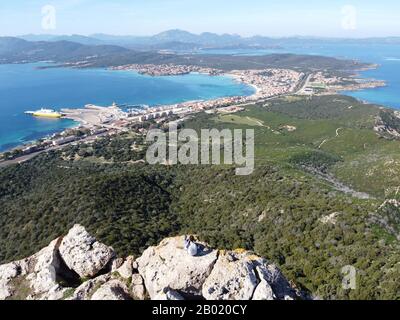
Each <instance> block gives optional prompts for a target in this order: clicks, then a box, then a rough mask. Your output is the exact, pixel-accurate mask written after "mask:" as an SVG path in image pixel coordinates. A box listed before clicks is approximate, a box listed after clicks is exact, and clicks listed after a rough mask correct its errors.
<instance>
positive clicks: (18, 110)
mask: <svg viewBox="0 0 400 320" xmlns="http://www.w3.org/2000/svg"><path fill="white" fill-rule="evenodd" d="M40 65H43V64H19V65H18V64H15V65H0V112H1V113H0V151H4V150H6V149H10V148H12V147H14V146H17V145H20V144H22V143H26V142H29V141H32V140H36V139H38V138H41V137H44V136H46V135H48V134H52V133H55V132H58V131H61V130H63V129H65V128H68V127H71V126H74V125H76V123H74V122H73V121H70V120H66V119H38V118H34V117H31V116H28V115H25V114H24V111H27V110H36V109H40V108H41V107H48V108H52V109H58V110H59V109H60V108H66V107H68V108H80V107H83V106H84V105H85V104H89V103H92V104H98V105H103V106H107V105H111V104H112V103H113V102H116V103H119V104H124V103H127V104H131V105H135V104H147V105H159V104H174V103H178V102H184V101H190V100H199V99H214V98H218V97H225V96H236V95H251V94H252V93H253V92H254V90H253V88H251V87H248V86H246V85H243V84H241V83H238V82H236V81H234V80H233V79H232V78H229V77H223V76H218V77H210V76H207V75H202V74H190V75H184V76H168V77H150V76H144V75H139V74H137V73H134V72H128V71H111V70H104V69H88V70H78V69H68V68H52V69H37V67H38V66H40Z"/></svg>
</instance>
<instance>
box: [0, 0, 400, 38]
mask: <svg viewBox="0 0 400 320" xmlns="http://www.w3.org/2000/svg"><path fill="white" fill-rule="evenodd" d="M169 29H183V30H187V31H190V32H194V33H201V32H215V33H235V34H240V35H242V36H251V35H264V36H272V37H287V36H324V37H349V38H360V37H361V38H363V37H379V36H400V1H398V0H379V1H376V0H318V1H317V0H307V1H299V0H108V1H105V0H53V1H51V0H1V1H0V35H3V36H4V35H8V36H15V35H22V34H32V33H34V34H83V35H90V34H94V33H107V34H116V35H153V34H156V33H159V32H162V31H165V30H169Z"/></svg>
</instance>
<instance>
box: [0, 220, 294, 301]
mask: <svg viewBox="0 0 400 320" xmlns="http://www.w3.org/2000/svg"><path fill="white" fill-rule="evenodd" d="M184 240H185V238H184V237H174V238H167V239H165V240H163V241H162V242H161V243H160V244H159V245H158V246H155V247H150V248H148V249H147V250H145V251H144V252H143V254H142V255H141V256H140V257H139V258H138V259H135V257H133V256H130V257H127V258H126V259H122V258H116V257H115V254H114V250H113V249H112V248H111V247H108V246H106V245H104V244H102V243H100V242H98V241H96V239H95V238H93V237H92V236H91V235H89V234H88V233H87V232H86V230H85V228H83V227H82V226H79V225H76V226H74V227H73V228H72V229H71V230H70V231H69V232H68V234H67V235H66V236H65V237H61V238H58V239H56V240H54V241H53V242H51V243H50V245H49V246H47V247H46V248H44V249H42V250H41V251H40V252H38V253H37V254H35V255H33V256H31V257H29V258H26V259H23V260H20V261H15V262H12V263H8V264H5V265H2V266H0V299H1V300H4V299H45V300H61V299H65V300H132V299H133V300H145V299H153V300H185V299H209V300H250V299H254V300H275V299H296V298H298V294H297V293H296V292H295V290H294V289H293V288H292V287H291V286H290V284H289V282H288V281H287V280H286V279H285V277H284V276H283V275H282V273H281V272H280V271H279V269H278V268H277V267H276V266H275V265H273V264H270V263H268V261H267V260H265V259H263V258H260V257H258V256H256V255H254V254H252V253H250V252H248V251H244V250H236V251H218V250H215V249H211V248H209V246H208V245H207V244H205V243H201V242H199V241H194V242H193V244H195V246H196V249H197V254H196V255H194V256H193V255H191V254H190V253H189V252H188V251H187V249H185V244H184V243H185V242H184Z"/></svg>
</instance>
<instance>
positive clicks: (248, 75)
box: [0, 64, 386, 154]
mask: <svg viewBox="0 0 400 320" xmlns="http://www.w3.org/2000/svg"><path fill="white" fill-rule="evenodd" d="M137 66H138V65H135V66H134V67H137ZM146 66H147V67H148V68H152V67H156V68H159V67H160V66H154V65H146ZM168 67H169V68H170V69H171V70H172V71H169V72H166V73H162V72H150V73H149V74H147V75H149V76H163V75H164V76H178V75H185V74H190V73H194V74H204V75H208V76H215V75H218V76H226V77H229V78H231V79H233V80H234V81H235V82H237V83H240V84H244V85H247V86H248V87H251V88H252V89H253V90H254V92H253V94H251V95H249V96H236V97H220V98H217V99H208V100H196V101H193V100H192V101H185V102H182V103H178V104H173V105H163V106H152V107H150V108H148V109H146V110H145V112H141V111H138V115H139V116H140V115H143V114H149V113H150V114H151V113H155V112H157V111H160V110H161V109H162V110H172V109H174V108H175V109H176V108H180V109H184V108H195V107H193V105H194V106H196V105H198V106H200V107H199V109H200V110H205V109H207V108H208V107H210V106H214V107H215V106H217V107H218V106H219V107H222V106H235V105H242V104H245V103H251V102H256V101H259V100H262V99H268V98H271V97H274V96H279V95H285V94H304V92H303V93H302V92H301V91H302V90H303V89H305V88H306V87H307V85H308V84H309V78H310V76H311V75H313V74H309V75H307V74H303V73H298V72H295V71H293V70H290V69H266V70H267V72H272V74H273V73H274V72H278V73H279V72H283V71H285V72H289V74H290V72H292V73H293V74H290V76H294V77H295V79H296V81H294V82H295V85H293V84H292V85H291V86H290V87H289V89H288V90H287V91H285V92H282V91H278V92H273V90H272V92H271V87H269V85H270V83H268V82H266V80H265V79H267V78H268V77H269V75H268V76H267V77H265V75H264V73H265V72H266V70H240V71H238V70H232V71H228V72H224V71H222V70H217V69H211V68H199V67H191V66H189V67H188V66H183V67H182V66H178V68H183V69H179V70H178V71H179V72H177V71H176V70H174V67H175V66H168ZM377 67H378V65H377V64H371V65H370V66H369V67H368V68H366V69H365V70H371V69H373V68H377ZM193 69H194V70H193ZM112 70H127V69H126V66H120V67H116V68H112ZM128 70H131V71H136V72H138V71H137V69H135V68H132V66H129V69H128ZM190 70H191V71H190ZM363 70H364V69H363ZM363 70H359V71H360V72H362V71H363ZM187 71H189V72H187ZM171 73H172V74H171ZM141 74H146V73H145V72H142V73H141ZM359 75H360V74H354V75H352V77H353V80H354V81H356V83H355V84H352V85H346V86H345V87H342V88H341V87H336V88H331V89H333V91H330V90H329V89H328V90H326V93H328V94H329V93H331V94H335V93H336V94H343V92H350V91H351V92H353V91H357V90H364V89H371V88H377V87H380V86H383V85H386V84H385V83H384V82H382V81H379V82H375V80H373V79H368V78H364V79H362V80H364V81H365V82H364V83H363V82H357V81H358V80H360V79H354V77H358V76H359ZM280 76H281V75H280ZM296 77H298V78H296ZM304 77H307V79H306V81H305V83H304V85H303V87H302V89H300V90H298V91H295V88H296V86H297V85H299V83H301V81H302V80H301V79H302V78H304ZM268 79H269V78H268ZM328 80H329V79H328ZM257 81H259V82H257ZM263 81H264V82H263ZM327 82H329V81H327ZM266 83H267V84H268V85H266ZM272 89H273V88H272ZM266 92H267V94H266ZM98 108H102V107H98ZM106 108H107V107H104V109H106ZM108 108H111V107H108ZM82 110H85V109H70V110H68V111H69V112H70V113H72V114H73V113H74V112H75V113H76V114H79V116H77V115H72V116H71V114H69V115H67V116H66V117H65V119H70V120H73V121H75V122H76V123H74V124H73V125H71V127H68V128H66V129H64V130H62V131H60V132H57V133H55V134H53V135H51V136H50V137H49V136H48V135H47V136H45V137H43V138H39V139H36V140H33V141H30V142H27V143H24V144H22V145H18V146H16V147H13V148H10V149H8V150H5V151H2V152H0V154H4V153H6V152H10V151H13V150H16V149H23V148H27V147H28V146H30V145H32V144H35V143H37V142H38V141H39V140H42V139H50V140H51V139H54V137H59V136H65V135H68V132H69V131H71V130H79V129H88V128H89V129H93V128H96V127H97V126H98V127H108V128H113V129H121V128H120V127H117V126H112V125H111V126H108V125H104V123H102V118H101V111H100V112H99V114H98V115H97V117H98V120H95V121H93V119H89V118H87V117H89V116H93V115H88V114H86V115H85V114H84V112H82ZM108 110H111V109H108ZM108 110H107V111H108ZM107 111H106V112H107ZM99 115H100V116H99ZM115 118H117V117H115Z"/></svg>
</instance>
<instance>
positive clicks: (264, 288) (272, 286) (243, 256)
mask: <svg viewBox="0 0 400 320" xmlns="http://www.w3.org/2000/svg"><path fill="white" fill-rule="evenodd" d="M202 292H203V296H204V298H206V299H207V300H277V299H279V300H281V299H285V300H289V299H295V298H296V293H295V291H294V290H293V288H292V287H291V286H290V284H289V282H288V281H287V280H286V279H285V277H284V276H283V275H282V273H281V272H280V271H279V269H278V268H277V267H276V266H275V265H273V264H269V263H268V261H267V260H265V259H263V258H260V257H258V256H256V255H254V254H252V253H251V252H248V251H243V250H238V251H233V252H232V251H229V252H221V254H220V256H219V258H218V260H217V262H216V264H215V266H214V268H213V271H212V272H211V274H210V276H209V277H208V278H207V280H206V281H205V283H204V285H203V290H202Z"/></svg>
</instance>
